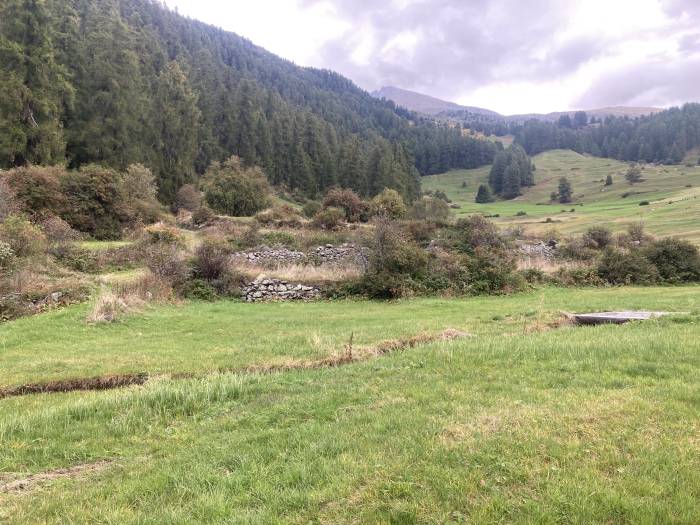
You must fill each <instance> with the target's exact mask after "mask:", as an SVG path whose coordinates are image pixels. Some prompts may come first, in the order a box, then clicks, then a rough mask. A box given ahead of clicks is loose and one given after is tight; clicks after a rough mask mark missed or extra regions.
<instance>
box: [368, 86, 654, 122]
mask: <svg viewBox="0 0 700 525" xmlns="http://www.w3.org/2000/svg"><path fill="white" fill-rule="evenodd" d="M372 96H374V97H376V98H385V99H387V100H392V101H393V102H394V103H396V104H398V105H399V106H403V107H405V108H406V109H409V110H411V111H416V112H418V113H424V114H426V115H431V116H434V117H436V116H440V115H443V116H450V114H455V113H472V114H474V115H481V116H485V117H492V118H494V119H505V120H509V121H514V120H528V119H537V120H544V121H551V122H554V121H556V120H558V119H559V117H561V116H562V115H571V116H573V114H574V113H576V111H556V112H552V113H526V114H521V115H501V114H500V113H498V112H496V111H491V110H490V109H485V108H479V107H474V106H463V105H461V104H457V103H455V102H449V101H446V100H441V99H439V98H435V97H431V96H430V95H424V94H422V93H417V92H415V91H409V90H407V89H401V88H397V87H394V86H385V87H383V88H381V89H380V90H378V91H374V92H373V93H372ZM583 111H585V112H586V113H587V114H588V116H589V117H596V118H605V117H608V116H613V117H641V116H643V115H653V114H655V113H660V112H661V111H663V108H655V107H629V106H611V107H605V108H597V109H584V110H583Z"/></svg>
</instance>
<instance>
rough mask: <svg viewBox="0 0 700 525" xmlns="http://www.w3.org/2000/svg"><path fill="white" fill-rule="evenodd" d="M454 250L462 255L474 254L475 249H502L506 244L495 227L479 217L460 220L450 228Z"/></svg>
mask: <svg viewBox="0 0 700 525" xmlns="http://www.w3.org/2000/svg"><path fill="white" fill-rule="evenodd" d="M451 236H452V238H453V242H454V245H455V248H456V249H457V250H459V251H461V252H463V253H470V254H471V253H474V252H475V250H476V249H477V248H483V249H503V248H505V247H506V242H505V240H504V239H503V237H502V236H501V233H500V232H499V230H498V228H497V227H496V225H495V224H494V223H492V222H490V221H489V220H487V219H485V218H484V217H482V216H481V215H473V216H471V217H469V218H468V219H460V220H458V221H457V223H456V224H455V226H454V227H453V228H451Z"/></svg>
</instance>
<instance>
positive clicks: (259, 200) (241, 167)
mask: <svg viewBox="0 0 700 525" xmlns="http://www.w3.org/2000/svg"><path fill="white" fill-rule="evenodd" d="M202 188H203V189H204V197H205V199H206V201H207V204H208V205H209V206H210V207H211V208H212V209H213V210H214V211H215V212H217V213H220V214H223V215H230V216H233V217H249V216H252V215H255V213H257V212H258V211H260V210H262V209H264V208H265V207H266V206H267V205H268V204H269V201H270V193H271V189H270V185H269V183H268V181H267V178H266V177H265V174H264V173H263V172H262V170H261V169H260V168H258V167H255V166H246V165H245V164H244V163H243V161H242V160H241V159H240V158H238V157H231V158H230V159H228V160H227V161H226V162H224V163H218V162H215V163H214V164H212V166H211V167H210V168H209V169H208V170H207V173H206V174H205V175H204V178H203V179H202Z"/></svg>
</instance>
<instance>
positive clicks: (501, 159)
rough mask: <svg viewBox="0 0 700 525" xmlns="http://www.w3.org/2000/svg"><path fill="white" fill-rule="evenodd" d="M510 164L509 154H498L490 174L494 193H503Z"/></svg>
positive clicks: (490, 182) (502, 152) (503, 152)
mask: <svg viewBox="0 0 700 525" xmlns="http://www.w3.org/2000/svg"><path fill="white" fill-rule="evenodd" d="M508 162H509V154H508V153H507V152H505V151H501V152H500V153H498V154H497V155H496V158H495V159H494V161H493V166H492V167H491V173H490V174H489V184H490V185H491V188H492V189H493V192H494V193H499V194H500V193H501V192H502V191H503V177H504V175H505V172H506V168H507V167H508Z"/></svg>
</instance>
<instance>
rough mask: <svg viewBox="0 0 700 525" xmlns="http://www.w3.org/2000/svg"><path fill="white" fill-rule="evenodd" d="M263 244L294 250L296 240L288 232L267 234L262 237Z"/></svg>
mask: <svg viewBox="0 0 700 525" xmlns="http://www.w3.org/2000/svg"><path fill="white" fill-rule="evenodd" d="M262 242H263V244H267V245H268V246H276V245H279V246H286V247H287V248H295V247H296V246H297V238H296V236H294V235H292V234H291V233H289V232H284V231H282V232H269V233H266V234H265V235H263V236H262Z"/></svg>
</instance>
